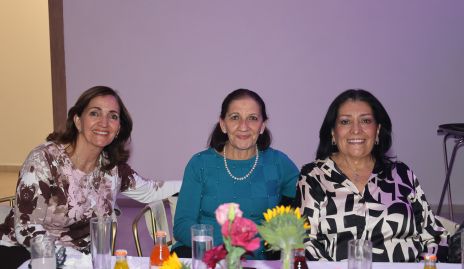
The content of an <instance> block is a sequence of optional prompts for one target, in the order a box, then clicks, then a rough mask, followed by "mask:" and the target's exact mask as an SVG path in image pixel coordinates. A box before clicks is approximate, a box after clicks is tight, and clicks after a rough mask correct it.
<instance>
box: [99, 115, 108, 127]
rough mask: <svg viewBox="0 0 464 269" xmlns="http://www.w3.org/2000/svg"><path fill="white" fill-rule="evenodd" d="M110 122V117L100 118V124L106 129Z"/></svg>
mask: <svg viewBox="0 0 464 269" xmlns="http://www.w3.org/2000/svg"><path fill="white" fill-rule="evenodd" d="M108 121H109V119H108V117H106V116H103V117H100V122H99V123H100V125H101V126H103V127H106V126H108Z"/></svg>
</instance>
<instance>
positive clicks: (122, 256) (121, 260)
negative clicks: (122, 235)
mask: <svg viewBox="0 0 464 269" xmlns="http://www.w3.org/2000/svg"><path fill="white" fill-rule="evenodd" d="M114 255H115V256H116V263H115V264H114V269H129V264H128V263H127V250H125V249H118V250H116V251H115V252H114Z"/></svg>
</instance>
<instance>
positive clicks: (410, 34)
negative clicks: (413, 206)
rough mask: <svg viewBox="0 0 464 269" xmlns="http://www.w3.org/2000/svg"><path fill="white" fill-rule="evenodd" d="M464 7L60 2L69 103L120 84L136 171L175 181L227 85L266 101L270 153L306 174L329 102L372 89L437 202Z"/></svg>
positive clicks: (453, 116) (416, 2)
mask: <svg viewBox="0 0 464 269" xmlns="http://www.w3.org/2000/svg"><path fill="white" fill-rule="evenodd" d="M463 11H464V2H463V1H454V0H445V1H432V0H427V1H424V0H411V1H401V0H392V1H369V0H357V1H303V0H301V1H298V0H295V1H278V0H272V1H271V0H254V1H248V0H238V1H212V0H211V1H206V0H197V1H153V0H139V1H124V0H99V1H93V0H81V1H64V24H65V50H66V68H67V69H66V72H67V74H66V75H67V85H68V106H69V105H71V104H72V103H74V101H75V100H76V98H77V96H78V95H79V94H80V92H81V91H83V90H85V89H87V88H89V87H90V86H93V85H95V84H105V85H109V86H111V87H114V88H116V89H117V90H118V91H119V92H120V93H121V95H122V97H123V99H124V100H125V102H126V104H127V106H128V108H129V110H130V111H131V113H132V116H133V118H134V121H135V128H134V132H133V142H132V150H133V155H132V158H131V164H132V165H133V167H134V168H135V169H136V170H138V171H139V172H140V173H142V174H144V175H146V176H150V177H158V178H163V179H167V180H173V179H179V178H181V177H182V174H183V169H184V166H185V164H186V162H187V161H188V160H189V158H190V157H191V155H192V154H194V153H195V152H197V151H200V150H202V149H204V148H205V145H206V141H207V137H208V134H209V132H210V130H211V128H212V127H213V124H214V123H215V122H216V120H217V117H218V113H219V108H220V103H221V101H222V99H223V98H224V96H225V95H226V94H227V93H228V92H229V91H231V90H233V89H236V88H240V87H244V88H249V89H252V90H255V91H257V92H258V93H259V94H261V95H262V97H263V98H264V99H265V101H266V103H267V105H268V108H269V115H270V122H269V126H270V129H271V130H272V133H273V135H274V144H273V145H274V147H275V148H278V149H281V150H282V151H284V152H286V153H287V154H288V155H289V156H290V157H291V158H292V159H293V160H294V161H295V163H296V164H297V165H298V166H301V165H303V164H305V163H307V162H310V161H312V160H313V159H314V152H315V149H316V146H317V143H318V130H319V126H320V124H321V121H322V118H323V116H324V114H325V112H326V109H327V107H328V105H329V103H330V102H331V100H332V99H333V98H334V97H335V96H336V95H337V94H338V93H339V92H341V91H342V90H345V89H347V88H365V89H368V90H370V91H372V92H373V93H374V94H375V95H376V96H377V97H378V98H379V99H380V100H381V101H382V102H383V104H384V105H385V107H386V108H387V110H388V111H389V113H390V116H391V118H392V121H393V127H394V153H395V154H396V155H397V156H398V157H399V159H401V160H403V161H404V162H406V163H408V164H409V165H410V166H411V167H412V168H413V169H414V171H415V172H416V174H417V175H418V176H419V178H420V180H421V183H422V185H423V188H424V189H425V191H426V193H427V196H428V199H429V200H430V201H431V202H432V203H434V204H436V203H438V199H439V194H440V192H441V186H442V181H443V178H444V162H443V154H442V147H441V142H442V137H440V136H437V134H436V130H437V126H438V125H439V124H442V123H447V122H464V118H463V112H464V108H463V106H462V102H463V100H464V91H463V88H464V53H463V52H464V34H463V25H464V16H462V14H463ZM462 155H464V154H463V153H461V154H460V156H458V160H457V162H458V167H456V168H457V170H456V173H454V175H453V179H455V182H458V183H456V184H454V189H456V190H457V191H459V192H462V190H464V182H463V181H462V177H463V175H464V168H463V167H464V165H462V164H464V157H462ZM460 179H461V180H460ZM455 201H456V202H458V203H460V204H464V196H462V195H461V196H456V197H455Z"/></svg>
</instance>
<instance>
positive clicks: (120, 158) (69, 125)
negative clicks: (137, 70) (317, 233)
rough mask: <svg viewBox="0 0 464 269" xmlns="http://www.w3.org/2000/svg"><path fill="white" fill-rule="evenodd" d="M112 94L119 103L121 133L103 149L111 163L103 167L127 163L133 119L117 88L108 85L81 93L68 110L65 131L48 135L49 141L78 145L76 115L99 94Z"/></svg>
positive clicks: (107, 168)
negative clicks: (128, 143) (128, 142)
mask: <svg viewBox="0 0 464 269" xmlns="http://www.w3.org/2000/svg"><path fill="white" fill-rule="evenodd" d="M106 95H111V96H114V98H116V100H117V102H118V104H119V109H120V111H119V119H120V130H119V134H118V135H117V136H116V137H115V138H114V140H113V141H112V142H111V143H110V144H109V145H107V146H106V147H105V148H104V149H103V151H104V152H105V154H106V156H107V158H108V160H109V163H107V164H105V165H104V166H103V169H105V170H110V169H112V168H113V167H114V166H115V165H117V164H119V163H125V162H127V160H128V159H129V155H130V153H129V150H127V149H126V143H127V141H128V140H129V139H130V136H131V132H132V119H131V117H130V114H129V112H128V111H127V109H126V106H125V105H124V103H123V102H122V100H121V97H119V95H118V94H117V93H116V91H115V90H113V89H111V88H110V87H106V86H95V87H92V88H90V89H88V90H86V91H85V92H83V93H82V94H81V96H80V97H79V98H78V99H77V101H76V103H75V104H74V106H73V107H71V109H69V111H68V118H67V119H66V127H65V130H64V131H55V132H53V133H51V134H49V135H48V136H47V141H53V142H55V143H58V144H70V145H72V147H73V148H75V146H76V141H77V136H78V134H79V131H78V130H77V128H76V126H75V124H74V116H75V115H77V116H78V117H80V116H81V115H82V112H83V111H84V109H85V108H86V107H87V106H88V104H89V103H90V101H91V100H92V99H93V98H95V97H97V96H106Z"/></svg>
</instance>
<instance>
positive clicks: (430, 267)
mask: <svg viewBox="0 0 464 269" xmlns="http://www.w3.org/2000/svg"><path fill="white" fill-rule="evenodd" d="M436 263H437V256H436V255H435V254H425V255H424V269H437V265H436Z"/></svg>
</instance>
